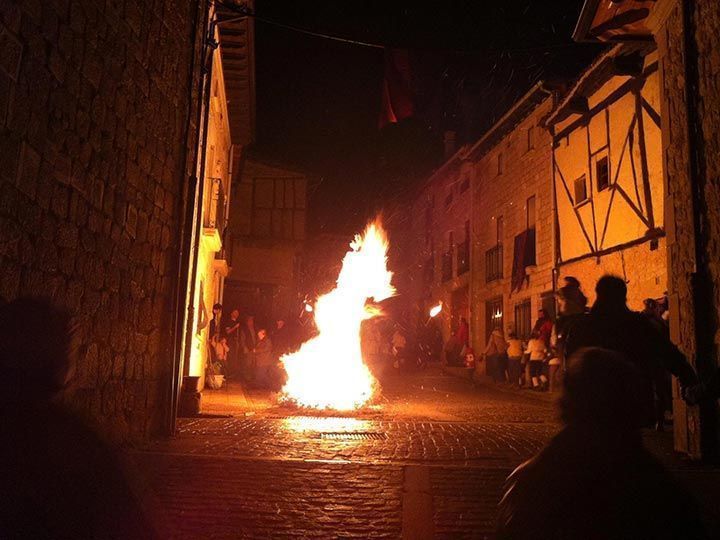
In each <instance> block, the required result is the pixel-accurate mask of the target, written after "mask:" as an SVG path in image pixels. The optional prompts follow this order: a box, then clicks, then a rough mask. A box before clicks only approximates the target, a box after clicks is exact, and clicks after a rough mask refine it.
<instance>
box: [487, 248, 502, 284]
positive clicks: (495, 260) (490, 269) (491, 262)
mask: <svg viewBox="0 0 720 540" xmlns="http://www.w3.org/2000/svg"><path fill="white" fill-rule="evenodd" d="M502 277H503V247H502V244H497V245H495V246H493V247H491V248H490V249H488V250H487V251H486V252H485V282H486V283H490V282H491V281H495V280H496V279H500V278H502Z"/></svg>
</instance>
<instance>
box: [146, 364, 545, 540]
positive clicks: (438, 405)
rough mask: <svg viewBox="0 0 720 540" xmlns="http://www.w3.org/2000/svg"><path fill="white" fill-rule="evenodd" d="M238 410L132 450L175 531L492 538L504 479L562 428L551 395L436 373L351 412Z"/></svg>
mask: <svg viewBox="0 0 720 540" xmlns="http://www.w3.org/2000/svg"><path fill="white" fill-rule="evenodd" d="M217 398H218V396H217V395H216V396H215V397H213V398H209V401H211V402H214V403H217V402H218V399H217ZM220 401H222V400H220ZM237 403H238V404H236V406H235V407H234V408H226V409H225V413H226V415H224V416H223V417H218V416H214V417H200V418H187V419H180V420H179V425H178V433H177V436H176V437H175V438H173V439H172V440H164V441H157V442H155V443H153V444H151V445H150V446H148V447H146V448H144V449H143V450H142V451H138V452H135V453H134V454H133V459H134V460H135V462H136V464H137V465H138V466H139V467H140V469H141V470H142V471H143V472H144V476H145V477H146V479H147V482H146V488H147V490H148V492H149V494H150V499H151V501H152V508H153V513H154V514H155V516H156V521H157V523H158V527H159V528H160V532H161V534H162V536H163V537H172V538H197V537H210V538H268V537H273V538H275V537H288V538H289V537H295V538H298V537H317V538H335V537H357V538H368V537H372V538H400V537H406V538H413V537H418V536H420V537H422V536H421V535H422V534H424V533H426V536H424V537H435V538H489V537H491V536H492V531H493V530H494V519H495V512H494V509H495V506H496V504H497V502H498V498H499V495H500V492H501V488H502V484H503V481H504V479H505V477H506V476H507V474H508V473H509V472H510V471H511V470H512V468H513V467H515V466H516V465H517V464H518V463H520V462H521V461H523V460H525V459H527V458H528V457H530V456H531V455H533V454H534V453H535V452H536V451H537V450H538V449H539V448H540V447H541V446H542V445H543V444H544V443H545V441H547V440H548V439H549V438H550V437H551V436H552V434H553V433H554V432H555V430H556V429H557V424H556V423H555V421H554V411H553V406H552V403H551V400H550V399H546V396H542V397H541V396H535V395H533V396H529V395H527V394H522V393H520V392H517V391H510V390H508V389H495V388H493V387H490V386H480V387H477V388H476V387H474V386H473V385H472V384H471V383H470V381H469V380H464V379H462V378H457V377H453V376H450V375H447V374H444V373H442V372H441V371H439V370H435V369H431V370H429V371H426V372H422V373H418V374H413V375H408V376H402V377H398V376H393V377H390V378H386V379H385V380H384V382H383V392H382V398H381V399H380V402H379V405H377V406H375V407H372V408H370V409H368V410H365V411H362V412H360V413H358V414H357V415H354V416H352V417H339V416H310V415H308V414H307V413H305V414H303V413H302V411H297V410H292V409H288V408H283V407H279V406H277V405H275V404H273V403H271V402H270V401H269V399H268V398H267V396H263V395H261V394H252V393H251V394H250V395H248V396H246V397H245V399H244V400H239V401H238V402H237ZM209 407H210V409H211V410H213V407H212V406H210V405H209ZM215 412H216V413H217V411H215Z"/></svg>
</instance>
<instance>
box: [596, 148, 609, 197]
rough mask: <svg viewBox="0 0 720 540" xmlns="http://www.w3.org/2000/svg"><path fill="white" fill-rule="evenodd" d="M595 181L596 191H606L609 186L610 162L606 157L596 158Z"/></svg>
mask: <svg viewBox="0 0 720 540" xmlns="http://www.w3.org/2000/svg"><path fill="white" fill-rule="evenodd" d="M595 179H596V183H597V190H598V191H602V190H603V189H607V188H608V186H609V185H610V162H609V161H608V157H607V156H603V157H601V158H598V159H597V161H595Z"/></svg>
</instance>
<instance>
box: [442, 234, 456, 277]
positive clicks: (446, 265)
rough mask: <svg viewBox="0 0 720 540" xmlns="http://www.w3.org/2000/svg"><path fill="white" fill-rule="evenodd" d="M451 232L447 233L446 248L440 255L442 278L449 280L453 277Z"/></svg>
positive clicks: (452, 240)
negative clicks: (441, 255)
mask: <svg viewBox="0 0 720 540" xmlns="http://www.w3.org/2000/svg"><path fill="white" fill-rule="evenodd" d="M454 242H455V240H454V238H453V233H452V232H449V233H448V248H447V251H446V252H445V253H443V257H442V280H443V281H449V280H451V279H452V277H453V247H454Z"/></svg>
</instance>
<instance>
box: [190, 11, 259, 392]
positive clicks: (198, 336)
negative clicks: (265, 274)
mask: <svg viewBox="0 0 720 540" xmlns="http://www.w3.org/2000/svg"><path fill="white" fill-rule="evenodd" d="M214 15H216V19H215V21H216V24H215V25H214V26H213V27H212V30H211V31H212V32H213V34H214V36H213V37H214V39H215V42H216V43H217V44H218V48H217V50H216V52H215V53H214V54H213V56H212V69H211V70H209V74H210V80H209V86H208V91H209V95H208V99H207V101H206V104H205V107H206V114H207V120H206V122H207V124H206V125H204V126H203V128H204V136H203V137H201V154H200V159H199V160H198V165H199V168H198V175H199V176H200V177H202V178H203V183H202V186H201V190H200V193H199V194H198V207H197V210H196V216H197V220H198V221H197V223H198V225H197V226H198V232H197V236H196V238H198V239H199V241H198V242H197V243H196V244H195V246H194V249H195V252H196V257H197V259H196V262H195V270H194V278H191V280H192V281H191V287H190V289H189V290H190V293H191V294H192V307H193V309H192V310H191V312H192V313H193V314H194V320H193V321H192V327H191V329H190V334H191V336H189V338H190V339H186V343H188V342H189V343H190V350H189V353H186V356H185V362H186V363H185V365H184V374H185V375H192V376H199V377H200V378H201V382H200V386H201V387H202V385H203V383H204V381H203V379H204V375H205V366H206V363H207V359H208V355H209V352H210V346H211V344H210V335H209V321H210V318H211V317H212V306H213V305H214V304H216V303H220V304H222V303H223V296H224V289H225V277H226V276H227V275H228V272H229V270H230V267H229V260H228V255H229V253H230V251H229V249H228V245H227V244H228V243H230V242H231V239H230V238H229V237H228V234H227V223H228V217H229V213H230V194H231V183H232V180H233V173H235V177H236V179H238V180H239V174H238V172H239V171H237V166H238V162H239V161H240V157H241V156H242V155H243V154H244V153H245V151H246V148H247V146H248V145H249V144H251V143H252V142H253V139H254V125H253V123H254V112H253V110H254V96H253V92H254V90H253V89H254V74H253V64H252V58H253V42H252V41H253V40H252V23H251V22H250V21H248V20H247V19H241V20H237V17H236V16H235V15H234V14H233V13H231V12H229V11H227V10H224V11H219V12H217V13H216V14H215V13H214ZM243 104H244V105H243ZM200 194H201V195H200ZM200 197H201V198H200Z"/></svg>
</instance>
